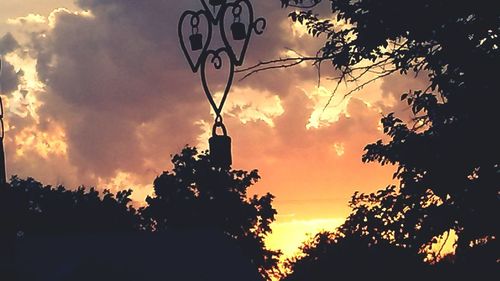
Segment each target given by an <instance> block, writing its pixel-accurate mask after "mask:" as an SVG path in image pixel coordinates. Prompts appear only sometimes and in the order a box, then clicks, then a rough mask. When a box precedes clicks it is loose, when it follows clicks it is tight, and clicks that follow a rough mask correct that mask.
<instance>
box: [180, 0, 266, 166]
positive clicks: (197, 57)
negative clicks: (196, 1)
mask: <svg viewBox="0 0 500 281" xmlns="http://www.w3.org/2000/svg"><path fill="white" fill-rule="evenodd" d="M200 1H201V4H202V5H203V8H204V9H203V10H199V11H196V12H195V11H185V12H184V13H183V14H182V15H181V18H180V20H179V26H178V33H179V41H180V44H181V49H182V51H183V53H184V55H185V57H186V60H187V61H188V63H189V66H190V67H191V70H192V71H193V72H194V73H197V72H198V71H199V70H200V69H201V74H200V76H201V84H202V87H203V90H204V92H205V95H206V96H207V99H208V101H209V103H210V105H211V107H212V109H213V110H214V112H215V114H216V117H215V124H214V132H213V137H212V138H211V139H210V144H211V146H212V141H213V138H214V137H223V136H224V137H227V138H229V137H228V136H227V130H226V127H225V126H224V124H223V123H222V108H223V107H224V103H225V102H226V100H227V97H228V95H229V92H230V90H231V86H232V83H233V79H234V72H235V68H236V67H237V66H241V65H243V62H244V60H245V55H246V53H247V50H248V45H249V43H250V39H251V37H252V34H253V33H255V34H257V35H261V34H262V33H263V32H264V30H265V28H266V25H267V23H266V20H265V19H264V18H258V19H254V11H253V6H252V3H251V2H250V0H236V1H234V0H232V1H227V0H200ZM229 19H231V21H229ZM187 20H189V26H190V29H188V28H186V23H187V22H186V21H187ZM226 20H227V21H226ZM226 23H231V24H230V30H227V28H226ZM217 26H218V28H217ZM203 28H205V29H206V31H207V33H206V34H204V33H203V32H202V31H203ZM216 30H218V31H219V32H220V38H221V39H222V43H223V46H222V47H219V48H216V49H210V45H211V43H212V38H213V37H214V34H213V32H214V31H216ZM185 32H190V34H189V35H188V36H186V35H184V33H185ZM188 44H189V45H190V48H188V47H187V45H188ZM223 54H224V57H225V56H226V55H227V57H228V58H229V61H228V63H227V64H226V63H225V60H223V58H222V56H221V55H223ZM208 64H212V65H213V67H214V68H215V69H216V70H220V69H222V68H224V67H228V70H229V75H228V77H227V81H226V87H225V89H224V93H223V96H222V99H221V101H220V103H219V104H216V102H215V100H214V97H213V93H212V92H211V91H210V88H209V86H208V81H207V73H206V68H207V65H208ZM215 128H223V132H224V135H223V136H217V135H216V133H215ZM226 141H227V140H226ZM219 144H220V143H219ZM219 144H217V145H215V146H219ZM229 145H230V138H229ZM211 150H212V149H211ZM211 153H212V151H211ZM229 157H230V152H229ZM223 162H224V161H223ZM224 163H226V164H227V163H229V164H230V163H231V161H230V159H229V161H227V159H226V161H225V162H224Z"/></svg>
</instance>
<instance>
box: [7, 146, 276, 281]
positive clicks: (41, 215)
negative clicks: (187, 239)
mask: <svg viewBox="0 0 500 281" xmlns="http://www.w3.org/2000/svg"><path fill="white" fill-rule="evenodd" d="M172 163H173V169H172V170H171V171H166V172H164V173H163V174H162V175H160V176H158V177H157V178H156V179H155V181H154V191H155V193H154V196H152V197H148V198H146V202H145V203H146V205H145V206H143V207H141V208H139V209H136V208H135V207H133V206H132V205H131V199H130V195H131V194H132V191H131V190H124V191H119V192H118V193H117V194H116V195H114V194H112V193H111V191H109V190H104V192H103V193H102V194H100V193H99V192H98V191H97V190H96V189H94V188H90V189H86V188H85V187H79V188H78V189H76V190H68V189H66V188H65V187H63V186H58V187H52V186H44V185H43V184H42V183H40V182H37V181H36V180H34V179H32V178H28V179H20V178H18V177H17V176H14V177H13V178H12V179H11V181H10V183H9V184H7V185H5V186H0V223H1V230H0V244H1V245H0V246H2V248H3V249H10V251H9V250H4V251H3V252H1V253H0V262H2V260H3V259H4V258H5V257H6V256H8V255H12V251H13V249H11V248H12V247H13V245H14V244H15V241H16V239H22V238H23V237H25V236H29V237H34V236H37V235H49V236H50V235H56V236H57V235H82V234H83V235H85V234H90V235H95V234H97V235H100V234H102V235H108V236H109V235H114V234H119V235H123V234H125V233H145V234H148V233H156V232H164V231H167V229H173V230H179V231H182V230H186V229H188V230H192V231H196V230H207V231H208V232H210V231H212V232H216V233H219V232H220V233H223V234H225V237H228V238H229V239H230V240H234V241H235V243H236V244H237V245H238V246H239V248H240V249H241V252H242V253H243V255H244V257H245V258H246V259H248V260H249V261H251V263H252V264H253V265H254V266H255V268H258V269H259V271H260V273H261V275H262V276H263V277H265V278H270V276H271V275H272V274H274V273H273V271H276V270H277V263H278V258H279V255H280V252H278V251H272V250H269V249H267V248H266V246H265V244H264V238H265V237H266V236H267V235H268V234H269V233H270V232H271V228H270V224H271V223H272V222H273V221H274V220H275V215H276V210H275V209H274V208H273V207H272V201H273V198H274V196H273V195H271V194H269V193H268V194H266V195H264V196H257V195H254V196H249V195H248V188H249V187H251V186H252V185H253V184H255V183H256V182H257V181H258V180H259V179H260V176H259V174H258V172H257V170H253V171H250V172H248V171H242V170H227V169H221V168H215V167H214V166H213V165H212V164H211V163H210V157H209V155H208V152H203V153H199V152H198V150H197V149H196V148H191V147H186V148H184V149H183V150H182V151H181V152H180V153H179V154H176V155H174V156H173V157H172ZM203 233H205V232H203ZM200 235H201V234H200ZM2 266H3V265H2ZM2 266H0V274H2V272H3V271H4V269H3V268H2Z"/></svg>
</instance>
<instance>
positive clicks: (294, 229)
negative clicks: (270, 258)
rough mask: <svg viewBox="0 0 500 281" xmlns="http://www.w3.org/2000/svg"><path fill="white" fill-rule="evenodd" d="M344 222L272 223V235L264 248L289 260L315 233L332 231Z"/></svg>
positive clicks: (300, 221) (338, 220) (299, 221)
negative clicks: (278, 252)
mask: <svg viewBox="0 0 500 281" xmlns="http://www.w3.org/2000/svg"><path fill="white" fill-rule="evenodd" d="M343 222H344V219H343V218H325V219H309V220H308V219H305V220H291V221H285V222H274V223H273V224H272V225H271V227H272V230H273V232H272V234H271V235H269V236H268V237H267V238H266V246H267V247H269V248H270V249H279V250H281V251H282V252H283V256H282V259H283V260H284V259H286V258H291V257H293V256H294V255H295V254H297V253H298V252H299V247H300V246H301V245H302V244H303V243H304V242H306V241H307V240H308V239H309V238H311V237H313V236H314V235H315V234H316V233H318V232H320V231H323V230H328V231H333V230H335V228H337V227H338V226H340V225H341V224H342V223H343Z"/></svg>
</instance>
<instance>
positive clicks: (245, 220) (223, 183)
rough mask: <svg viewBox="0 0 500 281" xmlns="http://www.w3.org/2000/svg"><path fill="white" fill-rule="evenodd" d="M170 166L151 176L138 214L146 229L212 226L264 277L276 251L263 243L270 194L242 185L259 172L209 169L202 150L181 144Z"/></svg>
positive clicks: (273, 212) (270, 219)
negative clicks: (148, 191)
mask: <svg viewBox="0 0 500 281" xmlns="http://www.w3.org/2000/svg"><path fill="white" fill-rule="evenodd" d="M172 163H173V165H174V167H173V169H172V171H167V172H164V173H163V174H162V175H161V176H159V177H158V178H156V180H155V181H154V190H155V195H154V196H153V197H148V198H147V199H146V201H147V203H148V205H147V207H146V208H144V209H142V210H141V215H142V216H143V217H144V218H145V220H146V221H148V222H149V224H147V228H149V229H150V230H152V231H164V230H166V229H168V228H176V227H181V228H185V227H188V228H191V227H195V228H200V227H202V228H204V227H206V228H215V229H219V230H222V231H224V232H225V233H226V234H227V235H228V236H230V237H232V238H234V239H235V240H236V241H237V242H238V244H239V245H240V247H241V249H242V250H243V252H244V253H245V254H246V255H247V256H248V258H249V259H251V261H252V262H253V263H254V264H255V265H256V266H257V267H258V268H259V269H260V272H261V274H262V275H263V276H264V277H266V278H269V276H270V275H269V273H268V272H269V271H272V270H275V269H276V266H277V262H278V256H279V252H276V251H271V250H269V249H267V248H266V246H265V245H264V238H265V237H266V235H267V234H269V233H270V232H271V228H270V224H271V223H272V222H273V221H274V220H275V215H276V210H275V209H273V207H272V201H273V198H274V196H273V195H271V194H269V193H268V194H266V195H264V196H262V197H258V196H256V195H254V196H253V197H248V195H247V189H248V188H249V187H250V186H252V185H253V184H255V183H256V182H257V181H258V180H259V179H260V176H259V175H258V173H257V170H253V171H251V172H246V171H237V170H225V169H221V168H214V167H213V165H212V164H211V163H210V158H209V156H208V154H207V153H199V152H198V151H197V150H196V148H190V147H186V148H184V149H183V150H182V152H181V153H180V154H177V155H175V156H173V158H172Z"/></svg>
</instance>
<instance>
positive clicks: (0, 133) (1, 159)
mask: <svg viewBox="0 0 500 281" xmlns="http://www.w3.org/2000/svg"><path fill="white" fill-rule="evenodd" d="M1 76H2V58H1V57H0V77H1ZM1 86H2V85H1V83H0V93H1V90H2V87H1ZM4 135H5V131H4V126H3V102H2V97H1V96H0V186H2V185H4V184H5V183H7V176H6V172H5V152H4V149H3V137H4Z"/></svg>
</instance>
